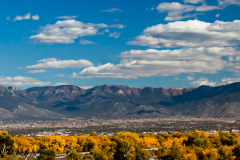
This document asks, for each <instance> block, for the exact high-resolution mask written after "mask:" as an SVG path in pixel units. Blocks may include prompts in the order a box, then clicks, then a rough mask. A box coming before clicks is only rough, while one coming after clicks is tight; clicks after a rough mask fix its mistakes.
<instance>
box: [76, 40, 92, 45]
mask: <svg viewBox="0 0 240 160" xmlns="http://www.w3.org/2000/svg"><path fill="white" fill-rule="evenodd" d="M79 43H81V44H83V45H87V44H94V42H93V41H89V40H86V39H81V40H80V41H79Z"/></svg>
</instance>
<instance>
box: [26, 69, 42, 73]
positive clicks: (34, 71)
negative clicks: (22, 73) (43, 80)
mask: <svg viewBox="0 0 240 160" xmlns="http://www.w3.org/2000/svg"><path fill="white" fill-rule="evenodd" d="M44 72H46V70H44V69H40V70H30V71H27V73H44Z"/></svg>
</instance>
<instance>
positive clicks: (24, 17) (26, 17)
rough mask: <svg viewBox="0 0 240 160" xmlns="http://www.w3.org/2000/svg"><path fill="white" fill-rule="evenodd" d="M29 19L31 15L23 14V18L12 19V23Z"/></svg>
mask: <svg viewBox="0 0 240 160" xmlns="http://www.w3.org/2000/svg"><path fill="white" fill-rule="evenodd" d="M30 18H31V14H30V13H28V14H25V15H23V16H19V15H17V16H16V17H15V18H14V21H21V20H26V19H30Z"/></svg>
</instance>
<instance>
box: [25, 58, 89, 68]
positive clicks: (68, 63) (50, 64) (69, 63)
mask: <svg viewBox="0 0 240 160" xmlns="http://www.w3.org/2000/svg"><path fill="white" fill-rule="evenodd" d="M45 60H46V61H45V62H44V61H43V60H40V62H42V63H38V64H35V65H32V66H26V67H25V68H26V69H66V68H84V67H90V66H93V64H92V62H90V61H88V60H85V59H80V60H52V61H50V60H49V59H45ZM38 62H39V61H38Z"/></svg>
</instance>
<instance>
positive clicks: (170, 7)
mask: <svg viewBox="0 0 240 160" xmlns="http://www.w3.org/2000/svg"><path fill="white" fill-rule="evenodd" d="M156 9H157V10H158V11H159V12H168V16H167V17H166V18H165V19H164V20H166V21H174V20H180V19H183V18H190V17H193V16H195V15H186V16H182V14H183V13H185V12H191V11H194V10H195V6H193V5H182V4H180V3H178V2H172V3H167V2H164V3H160V4H159V5H158V6H157V8H156Z"/></svg>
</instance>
